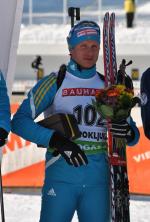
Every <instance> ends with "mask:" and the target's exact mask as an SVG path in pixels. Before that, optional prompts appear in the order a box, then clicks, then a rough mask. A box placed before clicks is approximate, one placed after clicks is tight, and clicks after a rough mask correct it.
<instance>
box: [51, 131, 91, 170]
mask: <svg viewBox="0 0 150 222" xmlns="http://www.w3.org/2000/svg"><path fill="white" fill-rule="evenodd" d="M49 146H50V147H52V148H55V149H56V150H57V151H58V152H59V153H60V154H61V155H62V156H63V158H64V159H65V160H66V162H67V163H68V164H69V165H73V166H75V167H78V166H81V165H83V164H84V165H86V164H88V160H87V157H86V155H85V153H84V152H83V151H82V150H81V149H80V147H79V146H78V145H77V144H75V143H74V142H72V141H71V140H69V139H67V138H66V137H64V136H63V135H62V134H60V133H59V132H54V134H53V135H52V137H51V139H50V142H49Z"/></svg>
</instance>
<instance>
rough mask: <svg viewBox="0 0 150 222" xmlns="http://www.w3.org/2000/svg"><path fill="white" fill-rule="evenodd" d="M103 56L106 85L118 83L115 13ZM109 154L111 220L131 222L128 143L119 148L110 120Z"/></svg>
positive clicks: (107, 24)
mask: <svg viewBox="0 0 150 222" xmlns="http://www.w3.org/2000/svg"><path fill="white" fill-rule="evenodd" d="M103 56H104V74H105V87H108V86H111V85H113V84H116V83H117V62H116V49H115V14H114V13H111V14H110V15H109V13H108V12H107V13H106V14H105V16H104V24H103ZM108 155H109V163H110V177H111V178H110V185H111V191H110V192H111V221H112V222H129V221H130V212H129V186H128V175H127V164H126V144H125V143H124V146H123V147H122V148H121V149H118V148H117V143H116V139H115V138H113V137H112V135H111V133H110V131H109V122H108Z"/></svg>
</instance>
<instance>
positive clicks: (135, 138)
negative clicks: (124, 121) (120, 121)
mask: <svg viewBox="0 0 150 222" xmlns="http://www.w3.org/2000/svg"><path fill="white" fill-rule="evenodd" d="M128 122H129V124H130V126H131V128H132V130H133V132H134V137H133V140H132V141H130V143H128V146H134V145H135V144H137V143H138V141H139V138H140V133H139V130H138V128H137V126H136V124H135V122H134V121H133V119H132V117H130V118H128Z"/></svg>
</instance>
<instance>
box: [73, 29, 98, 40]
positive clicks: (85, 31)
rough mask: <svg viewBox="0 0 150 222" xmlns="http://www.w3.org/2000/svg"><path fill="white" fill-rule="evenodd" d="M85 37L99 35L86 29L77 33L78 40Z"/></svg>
mask: <svg viewBox="0 0 150 222" xmlns="http://www.w3.org/2000/svg"><path fill="white" fill-rule="evenodd" d="M84 35H97V31H96V30H94V29H84V30H82V31H79V32H77V37H78V38H79V37H81V36H84Z"/></svg>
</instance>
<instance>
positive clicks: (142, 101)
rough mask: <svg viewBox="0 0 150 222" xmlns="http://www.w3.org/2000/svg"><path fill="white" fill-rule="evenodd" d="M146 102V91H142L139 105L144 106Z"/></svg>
mask: <svg viewBox="0 0 150 222" xmlns="http://www.w3.org/2000/svg"><path fill="white" fill-rule="evenodd" d="M147 102H148V98H147V95H146V93H144V92H143V93H142V94H141V105H142V106H145V105H146V104H147Z"/></svg>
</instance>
